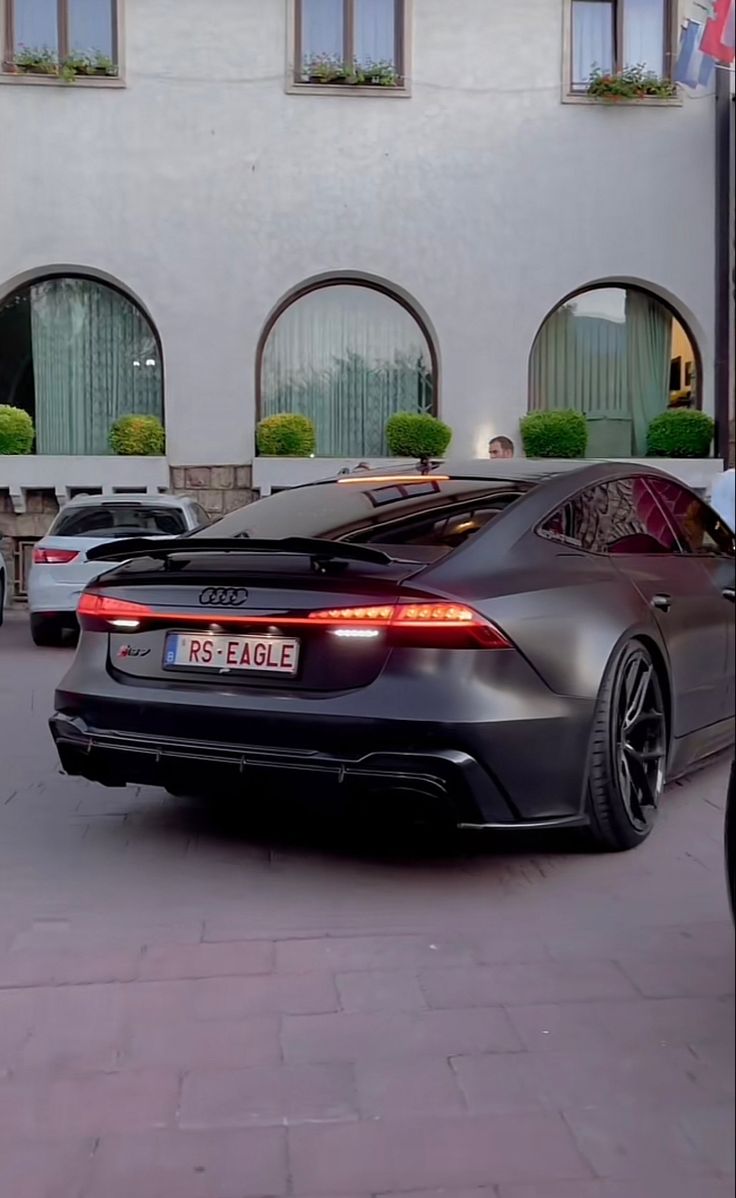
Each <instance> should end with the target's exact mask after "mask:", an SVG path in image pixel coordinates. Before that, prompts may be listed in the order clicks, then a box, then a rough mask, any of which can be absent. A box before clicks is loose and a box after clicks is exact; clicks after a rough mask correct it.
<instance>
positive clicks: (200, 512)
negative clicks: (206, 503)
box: [191, 503, 212, 528]
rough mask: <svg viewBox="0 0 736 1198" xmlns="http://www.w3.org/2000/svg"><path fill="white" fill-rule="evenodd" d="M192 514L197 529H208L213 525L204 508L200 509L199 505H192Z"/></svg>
mask: <svg viewBox="0 0 736 1198" xmlns="http://www.w3.org/2000/svg"><path fill="white" fill-rule="evenodd" d="M191 512H192V519H193V520H194V521H195V524H196V527H197V528H206V527H207V525H208V524H211V523H212V521H211V520H210V518H209V516H208V515H207V513H206V511H205V510H204V508H203V507H200V506H199V504H198V503H193V504H192V507H191Z"/></svg>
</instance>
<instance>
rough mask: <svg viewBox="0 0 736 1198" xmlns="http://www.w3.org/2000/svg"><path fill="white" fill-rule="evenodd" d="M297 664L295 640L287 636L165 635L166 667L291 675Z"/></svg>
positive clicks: (297, 653)
mask: <svg viewBox="0 0 736 1198" xmlns="http://www.w3.org/2000/svg"><path fill="white" fill-rule="evenodd" d="M298 663H299V642H298V641H296V640H291V639H289V638H287V637H273V636H225V635H223V634H221V633H215V634H213V635H211V636H210V635H206V636H201V635H195V634H194V633H189V632H178V633H172V634H170V635H169V636H167V638H166V648H165V650H164V666H165V667H167V668H168V669H176V668H177V667H179V668H182V667H183V668H185V669H188V670H217V671H220V672H227V673H229V672H235V671H237V672H239V673H241V672H242V673H257V674H287V675H293V674H296V669H297V665H298Z"/></svg>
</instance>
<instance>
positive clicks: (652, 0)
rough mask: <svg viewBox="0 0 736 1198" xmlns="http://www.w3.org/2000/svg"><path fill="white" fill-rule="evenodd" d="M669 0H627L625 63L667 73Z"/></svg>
mask: <svg viewBox="0 0 736 1198" xmlns="http://www.w3.org/2000/svg"><path fill="white" fill-rule="evenodd" d="M665 4H666V0H623V5H624V47H623V51H624V52H623V62H624V66H625V67H635V66H639V65H642V66H644V67H645V68H646V69H647V70H648V71H651V72H652V74H654V75H662V74H664V42H665V30H664V16H665Z"/></svg>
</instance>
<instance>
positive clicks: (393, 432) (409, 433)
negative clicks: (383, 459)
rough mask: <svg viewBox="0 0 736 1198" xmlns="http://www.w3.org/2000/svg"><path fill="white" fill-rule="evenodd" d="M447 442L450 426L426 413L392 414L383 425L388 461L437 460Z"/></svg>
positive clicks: (448, 441) (441, 455) (443, 452)
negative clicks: (393, 458) (397, 459)
mask: <svg viewBox="0 0 736 1198" xmlns="http://www.w3.org/2000/svg"><path fill="white" fill-rule="evenodd" d="M451 440H452V429H451V428H450V426H449V425H448V424H444V423H443V421H441V420H438V419H437V417H436V416H430V415H429V413H428V412H395V413H394V415H393V416H390V417H389V418H388V420H387V421H386V443H387V445H388V451H389V453H390V454H391V455H392V457H396V458H419V459H421V458H441V457H443V456H444V454H445V453H446V451H447V447H448V445H449V444H450V441H451Z"/></svg>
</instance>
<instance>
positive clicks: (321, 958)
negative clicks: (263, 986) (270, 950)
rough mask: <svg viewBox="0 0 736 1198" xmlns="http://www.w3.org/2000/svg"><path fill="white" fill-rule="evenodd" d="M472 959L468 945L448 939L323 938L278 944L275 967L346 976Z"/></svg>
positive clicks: (459, 962)
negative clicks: (360, 971)
mask: <svg viewBox="0 0 736 1198" xmlns="http://www.w3.org/2000/svg"><path fill="white" fill-rule="evenodd" d="M474 959H475V954H474V950H473V948H472V946H471V945H470V944H464V943H463V942H462V941H459V940H457V939H453V940H449V939H447V937H436V938H435V937H431V936H417V935H402V936H352V937H350V936H346V937H339V936H325V937H320V938H319V939H314V938H312V939H300V940H281V941H279V942H278V943H277V945H276V966H277V968H278V969H280V970H282V971H283V972H284V973H312V972H313V971H315V970H324V971H327V972H330V973H349V972H354V971H356V970H361V969H378V970H386V969H406V968H408V967H411V966H413V967H418V966H420V965H422V964H424V965H438V964H440V963H453V964H463V963H470V962H472V961H473V960H474Z"/></svg>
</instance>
